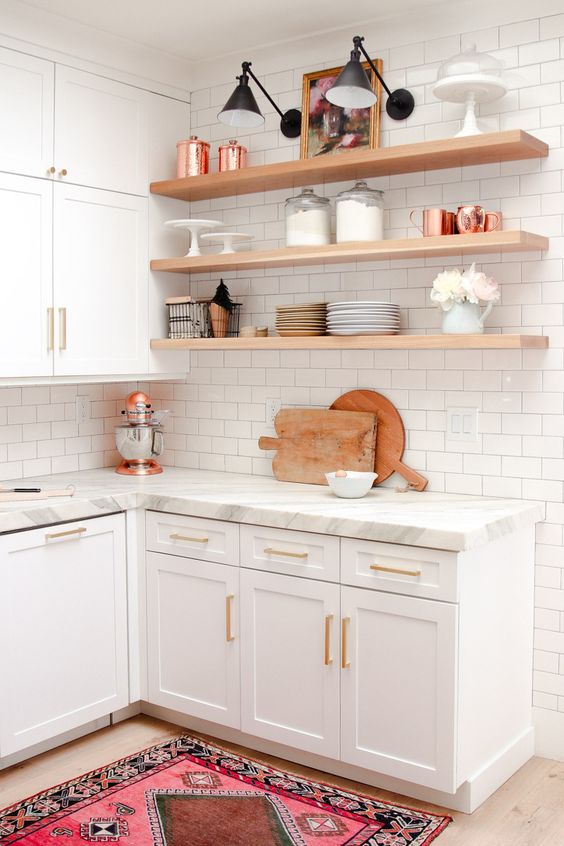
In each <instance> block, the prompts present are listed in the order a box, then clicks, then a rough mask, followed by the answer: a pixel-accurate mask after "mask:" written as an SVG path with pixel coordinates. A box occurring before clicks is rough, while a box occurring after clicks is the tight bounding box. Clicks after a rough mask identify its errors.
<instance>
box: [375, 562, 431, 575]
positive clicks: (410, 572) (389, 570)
mask: <svg viewBox="0 0 564 846" xmlns="http://www.w3.org/2000/svg"><path fill="white" fill-rule="evenodd" d="M370 569H371V570H378V571H379V572H380V573H399V574H400V576H414V577H417V576H420V575H421V570H402V569H401V567H382V566H381V565H380V564H371V565H370Z"/></svg>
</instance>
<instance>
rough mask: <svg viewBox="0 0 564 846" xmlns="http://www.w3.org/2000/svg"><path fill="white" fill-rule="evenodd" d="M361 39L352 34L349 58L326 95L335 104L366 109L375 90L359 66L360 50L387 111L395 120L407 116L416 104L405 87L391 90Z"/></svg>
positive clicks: (374, 97)
mask: <svg viewBox="0 0 564 846" xmlns="http://www.w3.org/2000/svg"><path fill="white" fill-rule="evenodd" d="M363 41H364V38H363V37H361V36H360V35H355V37H354V38H353V44H354V48H353V50H352V51H351V57H350V60H349V61H348V62H347V64H346V65H345V67H344V68H343V70H342V71H341V73H340V74H339V76H338V77H337V79H336V81H335V84H334V85H333V87H332V88H330V89H329V90H328V91H327V93H326V94H325V97H326V98H327V100H329V102H330V103H333V104H334V105H335V106H341V107H342V108H347V109H366V108H369V107H370V106H373V105H374V103H375V102H376V94H375V93H374V91H373V90H372V86H371V85H370V80H369V79H368V76H367V74H366V71H365V70H364V68H363V67H362V64H361V61H360V55H361V53H362V55H363V56H364V58H365V59H366V61H367V62H368V64H369V65H370V67H371V68H372V70H373V71H374V73H375V74H376V78H377V79H379V80H380V82H381V83H382V88H383V89H384V91H385V92H386V93H387V95H388V100H387V102H386V111H387V113H388V114H389V116H390V117H391V118H393V119H394V120H405V118H408V117H409V116H410V114H411V113H412V111H413V109H414V107H415V100H414V99H413V94H412V93H411V91H407V90H406V89H405V88H397V89H396V90H395V91H390V89H389V88H388V86H387V85H386V83H385V82H384V80H383V79H382V77H381V75H380V74H379V73H378V69H377V68H376V65H375V64H374V62H373V61H372V59H371V58H370V56H369V55H368V53H367V52H366V50H365V49H364V47H363V44H362V42H363Z"/></svg>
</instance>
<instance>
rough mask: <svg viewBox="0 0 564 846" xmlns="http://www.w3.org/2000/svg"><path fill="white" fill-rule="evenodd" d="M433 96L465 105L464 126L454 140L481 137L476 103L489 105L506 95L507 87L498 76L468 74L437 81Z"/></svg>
mask: <svg viewBox="0 0 564 846" xmlns="http://www.w3.org/2000/svg"><path fill="white" fill-rule="evenodd" d="M433 94H434V95H435V97H437V99H439V100H446V102H448V103H466V115H465V117H464V125H463V127H462V129H461V130H460V132H457V133H456V136H455V138H460V137H462V136H465V135H481V134H482V130H481V129H480V127H479V126H478V122H477V120H476V103H491V102H492V101H493V100H497V99H499V97H503V95H504V94H507V85H506V83H505V82H504V81H503V79H501V77H499V76H494V75H493V74H487V73H468V74H460V75H459V76H447V77H445V78H444V79H439V80H438V82H436V83H435V85H434V87H433Z"/></svg>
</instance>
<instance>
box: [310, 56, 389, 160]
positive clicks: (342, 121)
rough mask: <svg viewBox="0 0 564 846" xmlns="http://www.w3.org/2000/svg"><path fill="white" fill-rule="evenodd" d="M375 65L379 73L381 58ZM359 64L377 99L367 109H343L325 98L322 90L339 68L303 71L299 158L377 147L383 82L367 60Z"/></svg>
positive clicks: (327, 86)
mask: <svg viewBox="0 0 564 846" xmlns="http://www.w3.org/2000/svg"><path fill="white" fill-rule="evenodd" d="M374 64H375V65H376V67H377V68H378V72H379V73H380V74H381V73H382V59H375V60H374ZM362 66H363V68H364V69H365V71H366V72H367V74H368V78H369V79H370V82H371V85H372V88H373V90H374V92H375V94H376V96H377V98H378V99H377V100H376V102H375V103H374V105H373V106H371V107H370V108H368V109H343V108H341V107H340V106H334V105H333V104H332V103H330V102H329V100H327V99H326V97H325V92H326V91H328V90H329V88H331V86H332V85H333V84H334V82H335V80H336V79H337V77H338V76H339V74H340V73H341V71H342V70H343V68H342V67H340V68H329V69H328V70H321V71H314V72H313V73H304V82H303V91H302V121H303V123H302V141H301V153H300V154H301V158H302V159H313V158H315V156H326V155H335V154H337V153H343V152H346V151H347V150H359V149H362V148H366V149H369V148H374V147H379V146H380V103H381V101H382V85H381V83H380V81H379V79H378V77H377V76H376V74H375V73H374V71H373V70H371V68H370V65H369V64H368V62H364V63H363V65H362Z"/></svg>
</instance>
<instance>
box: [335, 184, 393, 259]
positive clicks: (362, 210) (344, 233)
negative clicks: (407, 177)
mask: <svg viewBox="0 0 564 846" xmlns="http://www.w3.org/2000/svg"><path fill="white" fill-rule="evenodd" d="M335 205H336V210H337V243H338V244H343V243H346V242H347V241H382V240H383V238H384V192H383V191H375V190H373V189H372V188H369V187H368V185H367V184H366V182H357V183H356V184H355V185H354V187H353V188H350V189H349V190H348V191H341V193H340V194H337V199H336V201H335Z"/></svg>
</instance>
